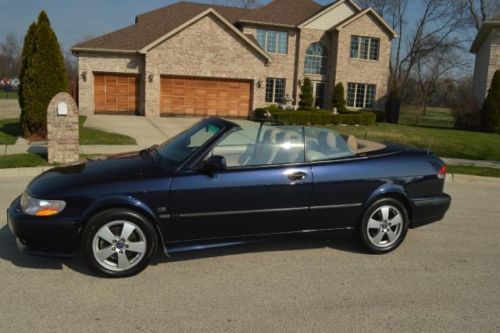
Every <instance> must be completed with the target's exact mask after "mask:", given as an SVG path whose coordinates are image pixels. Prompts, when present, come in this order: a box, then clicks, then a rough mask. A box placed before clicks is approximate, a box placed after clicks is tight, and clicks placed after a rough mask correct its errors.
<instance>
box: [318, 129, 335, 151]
mask: <svg viewBox="0 0 500 333" xmlns="http://www.w3.org/2000/svg"><path fill="white" fill-rule="evenodd" d="M318 141H319V144H320V146H323V147H325V148H337V136H336V135H335V133H334V132H330V131H322V132H320V133H319V134H318Z"/></svg>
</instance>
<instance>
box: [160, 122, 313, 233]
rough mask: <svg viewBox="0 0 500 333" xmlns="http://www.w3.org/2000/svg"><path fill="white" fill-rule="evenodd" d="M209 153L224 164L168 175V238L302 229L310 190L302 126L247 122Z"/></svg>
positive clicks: (310, 184)
mask: <svg viewBox="0 0 500 333" xmlns="http://www.w3.org/2000/svg"><path fill="white" fill-rule="evenodd" d="M253 124H254V123H253ZM214 155H215V156H221V157H224V159H225V160H226V163H227V168H226V169H225V170H220V171H214V172H211V173H207V172H203V171H199V170H198V169H197V168H196V167H194V168H191V169H188V170H182V171H181V172H180V173H178V174H177V175H176V176H175V177H174V179H173V181H172V187H171V198H172V199H171V200H172V201H171V207H172V208H171V212H172V221H171V223H169V230H168V233H167V234H168V235H169V236H168V237H169V239H170V240H172V241H185V240H195V239H207V238H225V237H234V236H245V235H258V234H259V235H262V234H274V233H286V232H295V231H299V230H301V229H302V227H303V224H304V220H305V217H306V214H307V211H308V208H309V207H308V206H309V200H310V196H311V192H312V178H311V168H310V166H309V165H307V164H306V163H305V158H304V137H303V129H302V128H299V127H272V126H264V127H262V126H257V125H255V124H254V125H248V126H247V127H242V129H241V130H239V131H236V132H235V133H231V134H229V136H228V137H226V138H225V139H223V140H222V141H221V142H219V143H218V144H217V145H216V146H215V147H213V149H211V150H210V152H209V153H208V154H207V155H206V156H205V157H204V158H205V159H207V158H209V157H210V156H214ZM200 163H203V161H201V162H200Z"/></svg>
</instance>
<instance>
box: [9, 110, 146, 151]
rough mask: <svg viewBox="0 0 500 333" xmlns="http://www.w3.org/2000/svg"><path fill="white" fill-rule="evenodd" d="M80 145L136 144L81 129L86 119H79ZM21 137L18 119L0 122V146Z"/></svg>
mask: <svg viewBox="0 0 500 333" xmlns="http://www.w3.org/2000/svg"><path fill="white" fill-rule="evenodd" d="M79 120H80V144H81V145H136V144H137V142H136V141H135V139H134V138H131V137H130V136H127V135H123V134H118V133H110V132H106V131H102V130H99V129H95V128H88V127H83V124H84V123H85V120H87V117H85V116H81V117H80V119H79ZM20 135H21V126H20V124H19V119H3V120H0V145H13V144H14V143H16V140H17V138H18V137H19V136H20Z"/></svg>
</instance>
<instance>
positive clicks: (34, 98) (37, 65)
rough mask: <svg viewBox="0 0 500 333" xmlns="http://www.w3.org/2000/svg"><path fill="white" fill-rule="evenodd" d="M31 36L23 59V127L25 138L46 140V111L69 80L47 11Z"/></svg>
mask: <svg viewBox="0 0 500 333" xmlns="http://www.w3.org/2000/svg"><path fill="white" fill-rule="evenodd" d="M31 34H32V35H30V31H28V35H30V36H29V43H30V44H29V45H28V48H27V50H29V51H28V52H27V54H26V57H25V59H23V69H22V71H23V72H24V77H23V83H22V89H21V91H22V97H21V102H22V105H23V109H22V118H21V125H22V129H23V135H24V136H25V137H29V136H33V135H35V136H39V137H46V136H47V107H48V105H49V102H50V100H51V99H52V98H53V97H54V95H56V94H57V93H59V92H61V91H66V89H67V85H68V82H67V81H68V78H67V76H66V68H65V65H64V59H63V56H62V53H61V47H60V46H59V42H58V41H57V37H56V35H55V33H54V31H53V30H52V28H51V26H50V21H49V18H48V16H47V14H46V13H45V12H44V11H42V12H41V13H40V15H39V16H38V22H37V24H36V29H35V33H34V34H33V32H32V31H31ZM26 38H27V39H28V36H26ZM31 39H32V40H31ZM33 43H34V44H33Z"/></svg>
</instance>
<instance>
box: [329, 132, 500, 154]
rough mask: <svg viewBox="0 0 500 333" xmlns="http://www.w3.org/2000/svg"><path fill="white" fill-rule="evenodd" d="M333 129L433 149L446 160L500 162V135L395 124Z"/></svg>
mask: <svg viewBox="0 0 500 333" xmlns="http://www.w3.org/2000/svg"><path fill="white" fill-rule="evenodd" d="M330 127H331V128H333V129H335V130H336V131H338V132H340V133H343V134H353V135H354V136H356V137H358V138H360V139H367V140H373V141H386V142H394V143H401V144H407V145H413V146H416V147H420V148H425V149H427V148H428V147H429V145H430V146H431V149H432V151H433V152H435V153H436V154H438V155H440V156H443V157H455V158H465V159H472V160H494V161H500V135H498V134H489V133H479V132H468V131H458V130H453V129H440V128H429V127H415V126H405V125H394V124H377V125H375V126H358V127H354V126H349V127H343V126H330Z"/></svg>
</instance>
